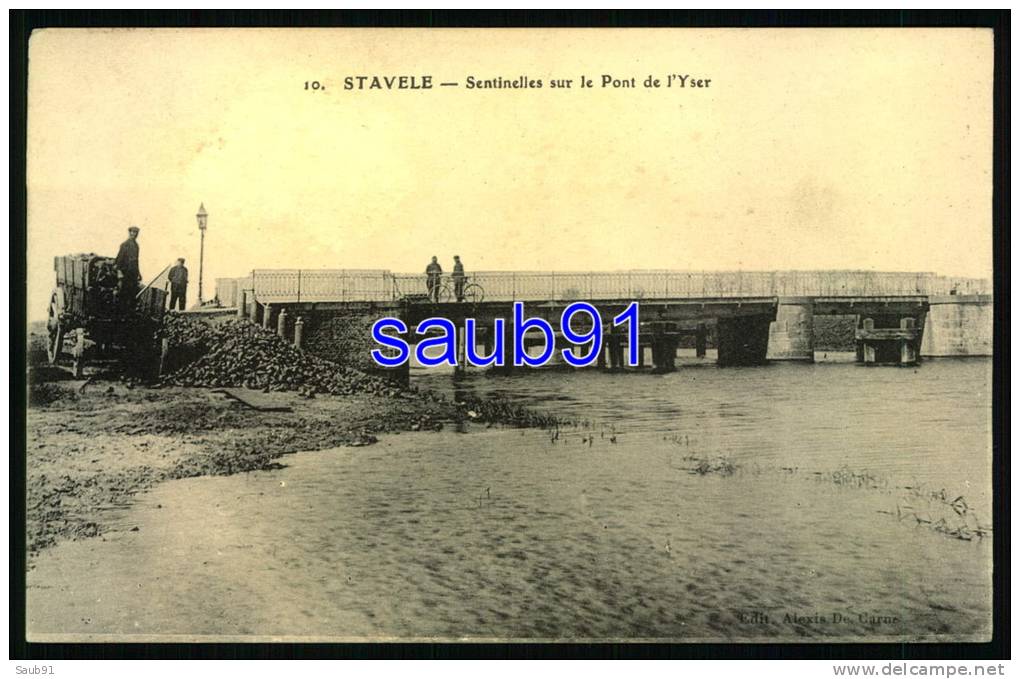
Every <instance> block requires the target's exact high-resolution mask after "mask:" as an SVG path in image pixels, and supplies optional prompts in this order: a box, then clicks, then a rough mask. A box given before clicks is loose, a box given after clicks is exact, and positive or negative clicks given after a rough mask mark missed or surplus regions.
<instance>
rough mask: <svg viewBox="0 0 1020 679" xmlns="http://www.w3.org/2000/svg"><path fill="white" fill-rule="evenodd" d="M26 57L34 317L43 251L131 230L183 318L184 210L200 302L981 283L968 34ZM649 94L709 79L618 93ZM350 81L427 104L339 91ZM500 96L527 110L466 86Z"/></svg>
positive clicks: (980, 98) (370, 41)
mask: <svg viewBox="0 0 1020 679" xmlns="http://www.w3.org/2000/svg"><path fill="white" fill-rule="evenodd" d="M29 58H30V64H29V135H28V151H29V163H28V185H29V186H28V189H29V210H28V246H29V253H28V256H29V260H28V275H29V280H28V285H29V299H28V305H29V307H28V313H29V318H30V319H31V318H41V317H43V316H44V314H45V309H46V304H47V302H48V298H49V294H50V291H51V289H52V287H53V283H54V281H53V268H52V260H53V257H54V256H55V255H59V254H71V253H78V252H98V253H100V254H106V255H110V256H112V255H114V254H116V251H117V246H118V245H119V243H120V242H121V241H122V240H124V238H125V237H126V231H127V228H128V226H130V225H132V224H136V225H138V226H139V227H141V235H140V237H139V243H140V246H141V266H142V273H143V274H144V275H145V276H147V277H148V276H152V275H155V274H156V273H158V271H159V270H160V269H162V268H163V266H165V265H166V264H169V263H171V262H172V261H173V259H174V258H176V257H178V256H181V257H185V258H186V259H187V260H188V266H189V268H190V270H191V277H192V281H193V283H192V285H191V287H190V289H189V303H190V301H191V300H193V299H194V296H195V294H196V293H197V281H198V250H199V237H198V229H197V225H196V221H195V216H194V215H195V212H196V211H197V209H198V206H199V203H200V202H204V203H205V207H206V208H207V210H208V212H209V230H208V232H207V235H206V253H205V288H206V297H211V296H212V294H213V289H214V279H215V278H217V277H226V276H242V275H245V274H246V273H248V272H249V271H250V270H251V269H253V268H380V269H391V270H394V271H411V272H418V271H421V270H423V269H424V267H425V265H426V264H427V263H428V260H429V257H430V256H431V255H433V254H435V255H438V256H439V258H440V262H441V263H442V264H443V265H444V267H445V268H447V269H449V268H450V267H451V266H452V255H453V254H459V255H461V257H462V259H463V260H464V262H465V264H466V266H467V268H468V269H469V270H472V269H474V270H547V269H571V270H612V269H631V268H650V269H705V270H712V269H724V270H735V269H744V270H771V269H873V270H889V271H935V272H938V273H941V274H946V275H957V276H982V277H990V276H991V271H992V264H991V262H992V205H991V196H992V32H991V31H990V30H981V29H942V30H939V29H930V30H929V29H875V30H843V29H814V30H806V29H804V30H802V29H797V30H762V29H748V30H742V29H723V30H719V29H716V30H693V29H677V30H662V29H653V30H644V29H621V30H602V29H581V30H566V29H555V30H541V31H538V30H536V31H531V30H520V29H508V30H460V29H443V30H417V29H415V30H378V29H361V30H358V29H354V30H334V29H301V30H269V29H237V30H226V29H186V30H176V29H173V30H147V29H146V30H134V29H129V30H123V29H121V30H59V29H47V30H45V31H42V32H37V33H35V34H33V37H32V41H31V43H30V54H29ZM603 73H606V74H612V75H615V76H616V77H619V78H631V77H634V78H636V80H637V85H638V87H637V88H636V89H603V88H601V87H599V84H600V76H601V74H603ZM668 73H680V74H691V76H692V77H694V78H711V84H710V86H709V87H708V88H701V89H691V88H685V89H679V88H673V89H666V88H665V87H662V88H659V89H645V88H643V87H641V84H642V81H643V80H644V79H645V78H646V77H647V76H648V75H653V76H654V77H657V78H660V79H661V80H663V81H665V77H666V75H667V74H668ZM360 74H368V75H372V74H378V75H418V76H421V75H432V76H433V80H434V83H435V84H436V87H435V88H434V89H432V90H426V91H406V90H405V91H344V90H343V89H342V85H343V78H344V77H345V76H348V75H360ZM581 74H586V75H588V76H589V77H591V78H592V79H593V80H594V81H595V83H594V84H595V87H594V88H592V89H579V88H578V86H579V84H578V78H579V77H580V75H581ZM521 75H524V76H528V77H529V78H531V79H541V80H542V81H543V88H542V89H528V90H511V89H504V90H468V89H466V88H465V80H466V78H467V76H474V77H475V78H476V79H488V78H495V77H497V76H502V77H504V78H510V79H512V78H516V77H518V76H521ZM551 78H572V79H573V88H571V89H567V90H555V89H550V87H549V84H550V79H551ZM315 79H317V80H319V81H321V82H322V83H324V84H325V86H326V89H325V91H324V92H312V91H306V90H305V89H304V83H305V81H307V80H315ZM441 81H457V82H460V87H457V88H453V87H439V86H438V83H439V82H441Z"/></svg>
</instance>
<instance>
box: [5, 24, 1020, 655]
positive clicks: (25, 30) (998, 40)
mask: <svg viewBox="0 0 1020 679" xmlns="http://www.w3.org/2000/svg"><path fill="white" fill-rule="evenodd" d="M9 15H10V16H9V18H10V38H11V39H10V51H11V55H10V59H11V61H10V63H11V72H10V87H11V131H10V139H11V165H10V188H11V201H10V224H11V226H10V248H11V253H12V254H11V256H10V262H11V280H10V290H11V294H10V298H11V302H10V304H11V315H10V319H11V345H10V365H11V367H12V371H11V380H10V398H11V404H12V405H11V418H10V424H11V428H10V451H11V457H10V517H11V519H10V529H11V530H10V555H9V560H10V590H9V591H10V592H11V600H10V602H11V603H10V609H9V610H10V657H11V658H12V659H35V660H57V659H121V658H131V659H137V658H145V659H150V658H151V659H306V658H344V659H349V658H366V659H380V658H389V659H410V658H420V659H479V658H483V659H546V658H557V659H560V658H586V659H593V658H602V659H720V658H728V659H780V658H782V659H824V660H834V661H835V660H846V659H867V660H957V659H959V660H979V659H981V660H992V659H995V660H998V659H1008V658H1010V616H1009V612H1010V611H1009V607H1010V579H1009V573H1010V552H1009V539H1010V514H1009V509H1010V484H1009V478H1010V474H1009V472H1010V464H1009V419H1008V418H1009V397H1010V394H1009V281H1010V277H1009V264H1010V262H1009V242H1010V229H1009V217H1010V212H1009V207H1010V196H1009V186H1010V183H1009V169H1010V164H1009V160H1010V143H1009V138H1010V135H1009V120H1010V116H1009V114H1010V87H1009V73H1010V63H1009V62H1010V12H1009V10H935V11H930V10H782V11H781V10H746V11H735V10H713V11H706V10H683V11H680V10H659V11H653V10H633V11H631V10H627V11H622V10H553V11H547V10H492V11H451V10H414V11H405V10H358V11H342V10H192V9H182V10H123V11H96V10H93V11H89V10H27V11H26V10H10V12H9ZM257 26H268V27H306V26H347V27H367V26H381V27H436V28H439V27H449V28H458V27H482V28H488V27H492V28H510V27H578V28H581V27H698V28H722V27H749V28H750V27H771V28H794V27H809V28H821V27H840V28H870V27H888V28H907V27H909V28H919V27H974V28H990V29H992V30H993V31H994V36H995V55H994V72H995V81H994V89H993V99H994V101H993V113H994V133H993V159H992V164H993V184H994V188H993V196H992V221H993V244H994V245H993V262H994V282H995V290H996V295H995V307H994V344H993V347H994V356H993V379H992V395H993V404H992V417H993V425H992V431H993V445H992V450H993V453H992V455H993V470H994V471H993V492H994V500H993V501H994V512H995V515H994V536H993V555H994V556H993V559H994V572H993V636H992V640H991V641H990V642H988V643H984V644H968V643H937V644H917V643H907V644H895V643H889V644H872V643H867V644H856V643H855V644H837V643H818V644H802V643H792V644H781V643H767V644H733V643H710V644H667V643H661V644H660V643H622V644H578V643H555V644H545V643H477V644H476V643H470V644H464V643H381V644H374V643H354V644H294V643H286V644H258V643H251V644H232V643H231V644H228V643H198V644H137V643H135V644H128V643H109V644H44V643H28V642H27V641H26V640H25V618H24V613H25V570H24V569H25V532H24V529H25V517H24V506H25V504H24V503H25V456H26V451H25V440H24V432H25V404H26V402H27V399H26V379H25V377H26V376H25V373H24V371H23V370H22V369H21V366H23V365H25V358H26V342H27V337H26V335H25V332H24V328H25V327H26V310H25V305H26V276H25V273H26V266H27V252H26V236H27V233H26V229H27V218H26V206H27V186H26V182H25V179H26V177H25V174H26V124H27V82H28V40H29V37H30V35H31V33H32V31H33V30H36V29H40V28H46V27H66V28H84V27H163V28H176V27H185V28H186V27H257ZM15 517H17V518H15Z"/></svg>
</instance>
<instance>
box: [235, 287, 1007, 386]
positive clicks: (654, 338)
mask: <svg viewBox="0 0 1020 679" xmlns="http://www.w3.org/2000/svg"><path fill="white" fill-rule="evenodd" d="M467 282H468V284H469V285H474V286H477V287H472V288H470V289H469V291H468V292H469V293H470V294H468V295H465V298H466V300H465V301H463V302H457V301H456V300H455V299H454V295H453V289H452V286H450V281H449V277H448V276H444V281H443V284H444V285H443V289H442V291H441V293H440V294H439V295H438V300H436V299H434V297H430V296H429V295H428V294H427V290H428V286H427V281H426V277H425V275H424V274H400V273H393V272H390V271H388V270H383V269H358V270H354V269H335V270H321V269H320V270H307V269H304V270H301V269H289V270H278V269H277V270H267V269H257V270H253V271H252V272H251V273H250V274H249V275H248V276H245V277H241V278H230V279H218V280H217V281H216V297H217V300H218V301H219V302H220V304H221V305H222V306H224V307H227V308H233V309H235V310H236V313H237V314H238V315H241V316H247V317H249V318H252V319H253V320H256V321H257V322H259V323H262V324H263V325H265V326H266V327H273V328H276V329H277V330H278V332H280V333H281V334H283V335H285V336H287V337H289V338H292V339H293V340H296V342H298V343H302V344H303V345H304V346H305V347H306V348H309V349H311V350H315V351H316V352H317V353H319V354H322V355H325V356H327V357H332V358H343V359H344V360H348V361H349V360H350V359H351V358H352V357H351V356H350V355H346V356H339V355H337V353H336V350H335V349H334V348H333V347H335V346H341V345H342V346H347V347H353V346H357V347H359V349H358V350H357V351H358V356H359V360H360V362H361V364H362V367H365V368H375V366H374V364H371V363H368V364H366V363H365V361H364V360H361V359H367V356H368V350H369V348H370V347H367V346H366V342H369V343H370V339H369V338H370V333H369V327H370V325H371V321H374V320H375V319H376V318H379V317H381V316H399V317H401V318H402V319H403V320H405V322H407V323H408V326H409V328H410V329H411V333H410V335H409V337H408V338H407V339H408V341H414V339H415V337H414V335H413V331H414V327H415V325H416V324H417V323H418V322H420V321H421V320H423V319H424V318H427V317H430V316H443V317H446V318H449V319H450V320H452V321H454V322H455V323H457V324H458V325H459V326H460V327H462V324H463V319H464V318H466V317H469V316H470V317H472V318H475V319H476V320H477V323H478V327H479V328H481V332H480V333H479V335H478V337H477V338H476V339H477V341H479V342H480V343H482V344H484V345H486V347H487V348H488V349H489V350H491V346H492V344H493V341H494V337H493V328H494V324H493V321H494V319H496V318H506V319H509V318H512V302H514V301H520V302H523V303H524V304H525V310H526V314H527V315H528V316H539V317H542V318H545V319H546V320H547V321H549V322H550V324H551V325H553V327H554V328H555V329H556V330H557V336H558V339H557V342H558V343H559V342H561V341H562V336H561V335H559V332H558V331H559V328H558V323H559V319H560V314H561V313H562V310H563V309H564V308H565V307H566V306H567V305H568V304H569V303H570V302H572V301H575V300H584V301H588V302H591V303H592V304H593V305H594V306H596V308H598V309H599V311H600V313H602V316H603V318H611V317H612V316H614V315H616V314H618V313H620V312H621V311H622V310H623V309H624V308H625V307H626V306H627V305H628V304H629V303H630V302H631V301H634V300H637V301H639V302H640V303H641V321H642V324H641V332H640V349H641V350H640V352H639V356H640V358H641V361H642V363H644V359H645V353H646V349H647V350H650V352H651V359H652V364H653V367H654V368H656V369H658V370H670V369H672V367H673V357H674V356H675V355H676V348H677V345H678V344H679V343H680V342H681V341H683V340H684V339H685V338H689V339H690V340H692V341H693V343H694V345H695V347H696V350H697V353H698V355H699V356H704V355H705V347H706V344H707V342H708V338H709V336H711V338H712V340H713V342H714V344H715V346H716V349H717V359H716V360H717V362H718V363H719V364H720V365H724V366H725V365H755V364H761V363H764V362H766V360H801V361H811V360H813V357H814V336H813V325H814V317H815V316H816V315H853V316H856V317H857V329H856V332H855V337H854V340H855V342H856V346H857V357H858V360H859V361H861V362H862V363H893V364H913V363H915V362H916V361H917V360H918V359H919V357H920V355H921V353H922V347H924V348H925V351H926V353H927V354H929V355H986V354H990V353H991V302H992V297H991V292H992V288H991V282H990V281H988V280H986V279H974V278H954V277H947V276H939V275H937V274H935V273H933V272H875V271H770V272H747V271H731V272H698V271H662V270H656V271H648V270H630V271H588V272H576V271H517V272H507V271H480V272H469V274H468V281H467ZM929 317H931V319H930V320H931V321H932V322H931V323H928V324H927V327H928V328H929V330H928V332H925V328H926V321H927V320H929ZM576 329H577V330H578V331H579V332H580V331H583V328H582V327H580V324H578V326H577V328H576ZM324 337H325V338H326V339H323V338H324ZM605 339H606V341H605V342H604V346H605V355H604V356H601V357H600V361H599V364H600V365H603V364H606V365H608V367H611V368H613V367H622V355H623V353H622V346H624V345H625V344H626V339H625V338H621V337H617V336H616V335H615V334H612V333H608V334H607V336H606V338H605ZM504 346H507V345H506V344H504ZM361 354H364V356H361Z"/></svg>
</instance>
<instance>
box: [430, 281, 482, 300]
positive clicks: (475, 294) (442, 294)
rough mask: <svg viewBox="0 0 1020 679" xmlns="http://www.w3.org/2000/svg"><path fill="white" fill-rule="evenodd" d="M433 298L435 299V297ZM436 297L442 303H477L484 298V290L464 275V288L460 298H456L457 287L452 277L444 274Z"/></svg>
mask: <svg viewBox="0 0 1020 679" xmlns="http://www.w3.org/2000/svg"><path fill="white" fill-rule="evenodd" d="M433 299H436V298H435V297H434V298H433ZM438 299H439V301H440V302H442V303H449V302H458V301H460V302H469V303H471V304H479V303H481V301H482V300H483V299H485V290H483V289H482V286H480V285H478V284H477V283H472V282H471V279H470V278H469V277H467V276H465V277H464V288H463V290H462V291H461V299H459V300H458V299H457V288H456V285H455V283H454V281H453V277H452V276H450V277H447V276H444V277H443V278H442V279H441V281H440V284H439V294H438Z"/></svg>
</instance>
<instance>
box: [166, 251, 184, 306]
mask: <svg viewBox="0 0 1020 679" xmlns="http://www.w3.org/2000/svg"><path fill="white" fill-rule="evenodd" d="M168 277H169V278H170V308H171V309H173V308H174V305H175V304H177V305H179V308H180V310H181V311H184V300H185V298H186V297H187V296H188V270H187V268H185V266H184V258H183V257H178V258H177V265H176V266H174V267H173V268H171V269H170V273H169V274H168Z"/></svg>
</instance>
